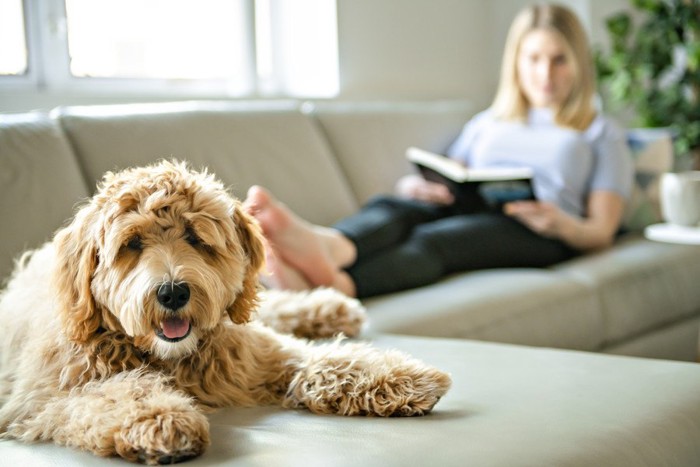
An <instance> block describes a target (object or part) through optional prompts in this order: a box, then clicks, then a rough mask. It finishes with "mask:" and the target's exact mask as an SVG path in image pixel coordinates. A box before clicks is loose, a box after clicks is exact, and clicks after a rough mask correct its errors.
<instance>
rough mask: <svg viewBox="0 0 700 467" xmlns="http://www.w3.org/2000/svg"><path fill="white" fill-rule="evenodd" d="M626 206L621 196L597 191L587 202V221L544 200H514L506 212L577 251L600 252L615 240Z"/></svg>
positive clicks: (532, 228) (541, 233)
mask: <svg viewBox="0 0 700 467" xmlns="http://www.w3.org/2000/svg"><path fill="white" fill-rule="evenodd" d="M624 207H625V201H624V199H623V198H622V197H621V196H620V195H618V194H616V193H613V192H610V191H594V192H593V193H591V194H590V196H589V198H588V202H587V203H586V210H587V213H588V215H587V217H583V218H579V217H574V216H572V215H570V214H567V213H565V212H564V211H562V210H561V209H559V208H558V207H557V206H556V205H554V204H552V203H547V202H542V201H514V202H512V203H508V204H506V205H505V207H504V208H503V211H504V212H505V213H506V214H507V215H509V216H512V217H514V218H515V219H517V220H518V221H520V222H522V223H523V224H524V225H525V226H526V227H528V228H529V229H531V230H532V231H533V232H536V233H538V234H540V235H542V236H543V237H548V238H558V239H559V240H561V241H563V242H564V243H566V244H568V245H569V246H571V247H573V248H576V249H577V250H600V249H603V248H607V247H609V246H610V245H612V243H613V242H614V241H615V234H616V232H617V229H618V228H619V226H620V221H621V219H622V216H623V213H624Z"/></svg>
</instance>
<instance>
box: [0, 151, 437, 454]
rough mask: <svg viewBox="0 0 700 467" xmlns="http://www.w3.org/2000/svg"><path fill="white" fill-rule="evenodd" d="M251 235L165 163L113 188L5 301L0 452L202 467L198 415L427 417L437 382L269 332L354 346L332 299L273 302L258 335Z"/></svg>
mask: <svg viewBox="0 0 700 467" xmlns="http://www.w3.org/2000/svg"><path fill="white" fill-rule="evenodd" d="M260 235H261V234H260V232H259V228H258V226H257V224H256V223H255V221H254V220H253V219H252V218H251V217H249V216H248V215H247V214H246V213H245V212H243V210H242V209H241V205H240V202H239V201H238V200H236V199H234V198H233V197H232V196H230V194H229V193H228V192H227V191H226V189H225V188H224V187H223V185H222V184H221V183H220V182H219V181H217V180H216V179H215V178H214V177H213V176H212V175H211V174H208V173H206V171H203V172H196V171H193V170H191V169H190V168H189V167H187V165H186V164H184V163H181V162H168V161H164V162H161V163H158V164H156V165H153V166H149V167H143V168H135V169H129V170H125V171H123V172H119V173H108V174H106V175H105V177H104V179H103V181H102V183H101V184H100V186H99V187H98V192H97V194H96V195H95V196H94V197H93V198H92V199H90V200H89V201H88V202H87V203H86V204H85V205H84V206H82V207H81V208H80V209H79V210H78V211H77V213H76V215H75V216H74V218H73V219H72V221H71V222H70V223H69V224H68V225H67V226H66V227H64V228H62V229H60V230H59V231H58V232H57V233H56V235H55V237H54V239H53V241H51V242H49V243H47V244H46V245H44V246H43V247H42V248H40V249H38V250H35V251H33V252H30V253H27V254H25V255H24V257H23V258H22V259H21V260H20V261H19V262H18V265H17V268H16V270H15V272H14V274H13V276H12V278H11V280H10V282H9V283H8V286H7V288H6V289H5V290H4V291H3V292H2V295H1V296H0V319H1V320H2V322H3V324H4V335H3V339H2V343H1V344H0V403H1V404H2V408H1V409H0V436H2V437H4V438H14V439H18V440H22V441H26V442H32V441H41V440H51V441H53V442H55V443H58V444H62V445H67V446H73V447H76V448H79V449H83V450H87V451H90V452H93V453H95V454H97V455H100V456H114V455H118V456H121V457H123V458H125V459H128V460H131V461H137V462H144V463H148V464H157V463H171V462H178V461H182V460H185V459H188V458H191V457H195V456H198V455H200V454H201V453H202V452H203V451H204V450H205V449H206V447H207V445H208V444H209V426H208V421H207V418H206V416H205V415H204V413H206V412H207V411H208V410H210V409H213V408H218V407H229V406H255V405H261V404H279V405H282V406H284V407H289V408H306V409H308V410H310V411H312V412H315V413H320V414H342V415H378V416H395V415H401V416H409V415H422V414H425V413H427V412H429V411H430V410H431V409H432V407H433V406H434V405H435V403H436V402H437V401H438V400H439V399H440V397H441V396H443V395H444V394H445V392H446V391H447V390H448V388H449V385H450V378H449V376H447V375H446V374H444V373H442V372H440V371H438V370H436V369H434V368H431V367H429V366H426V365H425V364H423V363H421V362H419V361H417V360H414V359H412V358H410V357H408V356H407V355H404V354H401V353H399V352H396V351H380V350H377V349H374V348H372V347H370V346H369V345H366V344H360V343H341V342H340V341H339V340H336V341H335V342H332V343H324V344H320V343H317V344H314V343H310V342H308V341H306V340H302V339H299V338H296V337H293V336H291V335H285V334H281V333H278V332H277V331H275V330H273V329H272V328H271V327H270V326H274V327H277V328H279V329H281V330H283V331H286V332H291V333H296V334H298V335H304V336H314V335H319V334H321V335H324V334H325V335H331V334H333V332H334V331H337V330H339V329H338V328H340V330H344V331H346V332H349V333H354V332H356V331H357V330H358V329H359V326H360V325H361V323H362V316H363V315H362V314H361V312H360V311H358V310H359V309H361V307H360V306H359V304H358V303H357V302H355V301H352V300H350V299H344V298H339V297H338V294H337V293H334V292H333V291H328V290H321V291H317V292H312V293H311V294H304V295H298V296H294V295H287V296H284V295H282V296H279V295H277V296H276V297H275V298H274V299H271V300H270V301H269V302H268V304H267V305H266V306H262V307H261V308H260V314H259V316H258V319H251V318H252V317H254V315H255V314H256V307H257V306H258V300H259V287H258V280H257V278H258V273H259V270H260V268H261V267H262V263H263V258H264V251H263V244H262V241H261V237H260ZM314 294H316V298H314ZM295 300H297V303H298V304H299V306H297V307H296V308H295V306H294V301H295ZM275 308H279V309H280V310H283V311H281V312H280V313H278V314H275V312H274V309H275ZM300 310H301V312H300ZM264 323H267V324H268V325H265V324H264ZM334 323H335V324H334ZM334 326H335V329H333V328H334Z"/></svg>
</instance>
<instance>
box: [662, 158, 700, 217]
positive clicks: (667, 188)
mask: <svg viewBox="0 0 700 467" xmlns="http://www.w3.org/2000/svg"><path fill="white" fill-rule="evenodd" d="M660 201H661V215H662V216H663V218H664V220H665V221H666V222H668V223H670V224H676V225H684V226H692V227H695V226H698V225H699V224H700V170H693V171H688V172H678V173H672V172H669V173H665V174H662V175H661V200H660Z"/></svg>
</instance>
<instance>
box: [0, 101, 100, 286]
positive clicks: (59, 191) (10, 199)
mask: <svg viewBox="0 0 700 467" xmlns="http://www.w3.org/2000/svg"><path fill="white" fill-rule="evenodd" d="M88 195H89V191H88V188H87V185H86V184H85V180H84V178H83V175H82V173H81V170H80V167H79V166H78V162H77V161H76V159H75V157H74V155H73V151H72V150H71V147H70V145H69V144H68V140H67V139H66V137H65V135H64V133H63V131H62V130H61V127H60V126H59V124H58V122H56V121H55V120H53V119H51V118H49V116H48V115H46V114H43V113H34V112H32V113H26V114H8V115H2V116H0V219H1V220H0V223H1V227H0V232H1V234H0V235H1V237H0V281H1V280H3V279H5V278H6V277H7V276H8V275H9V273H10V272H11V269H12V265H13V261H14V259H16V258H17V257H18V255H19V254H20V253H21V252H22V251H23V250H25V249H27V248H35V247H37V246H38V245H40V244H41V243H42V242H44V241H45V240H49V239H50V238H51V236H52V234H53V232H54V230H55V229H57V228H58V227H59V226H60V225H61V224H62V223H63V222H64V221H65V220H66V219H68V218H69V217H70V216H71V215H72V213H73V208H74V206H75V204H76V203H77V202H79V201H80V200H81V199H85V198H87V196H88Z"/></svg>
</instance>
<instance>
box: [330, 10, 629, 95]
mask: <svg viewBox="0 0 700 467" xmlns="http://www.w3.org/2000/svg"><path fill="white" fill-rule="evenodd" d="M530 3H531V2H530V1H527V0H495V1H494V0H338V34H339V41H340V76H341V89H342V95H341V96H340V98H341V99H435V98H448V99H449V98H462V99H469V100H472V101H473V102H474V103H475V105H476V106H477V107H479V108H481V107H486V106H487V105H488V104H489V103H490V102H491V99H492V97H493V94H494V92H495V90H496V86H497V83H498V71H499V68H500V60H501V54H502V51H503V47H504V44H505V37H506V34H507V31H508V28H509V26H510V22H511V20H512V19H513V17H514V16H515V15H516V13H517V12H518V11H519V10H520V9H521V8H523V7H524V6H526V5H528V4H530ZM560 3H562V4H565V5H567V6H569V7H571V8H572V9H573V10H574V11H576V13H577V14H578V15H579V17H580V18H581V20H582V22H583V23H584V25H585V27H586V29H587V30H588V33H589V36H590V38H591V42H592V43H593V44H604V43H606V42H607V41H606V33H605V29H604V19H605V17H606V16H608V15H610V14H611V13H612V12H615V11H619V10H621V9H624V8H626V7H627V5H628V1H627V0H560Z"/></svg>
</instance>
